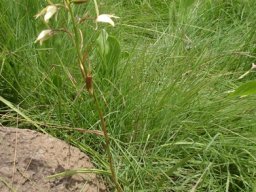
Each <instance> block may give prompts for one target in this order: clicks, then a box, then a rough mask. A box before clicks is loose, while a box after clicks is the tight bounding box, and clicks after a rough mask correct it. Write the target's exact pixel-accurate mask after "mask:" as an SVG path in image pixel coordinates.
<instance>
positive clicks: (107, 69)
mask: <svg viewBox="0 0 256 192" xmlns="http://www.w3.org/2000/svg"><path fill="white" fill-rule="evenodd" d="M96 42H97V45H98V52H99V55H100V57H101V59H102V65H100V67H99V71H100V73H101V74H102V75H104V76H106V75H111V76H112V75H115V74H116V67H117V64H118V61H119V58H120V55H121V48H120V44H119V42H118V40H117V39H116V38H115V37H113V36H110V35H108V33H107V32H106V31H105V30H102V32H101V33H100V35H99V37H98V38H97V40H96Z"/></svg>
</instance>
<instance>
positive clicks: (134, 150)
mask: <svg viewBox="0 0 256 192" xmlns="http://www.w3.org/2000/svg"><path fill="white" fill-rule="evenodd" d="M180 2H182V1H178V0H177V1H174V0H173V1H168V0H154V1H153V0H152V1H150V0H119V1H114V0H112V1H111V0H109V1H108V2H107V3H106V2H105V1H101V4H100V10H102V12H104V13H115V14H116V15H118V16H120V17H121V19H120V20H118V21H117V26H116V27H115V28H110V27H107V30H108V33H109V34H112V35H114V36H116V37H117V39H118V40H119V41H120V44H121V48H122V54H121V59H120V61H119V63H118V65H117V66H108V67H109V68H110V69H113V68H114V69H113V70H115V73H114V75H113V73H111V72H109V70H106V69H104V68H103V69H102V68H100V60H99V59H97V57H96V53H95V52H93V51H92V55H91V59H93V63H92V65H93V67H94V71H95V75H94V78H95V83H96V86H95V87H96V91H97V92H98V94H99V95H100V96H101V98H102V99H101V101H102V106H103V107H104V112H105V115H106V120H107V123H108V130H109V132H110V135H111V139H112V140H111V141H112V142H111V146H112V153H113V156H114V160H115V163H116V170H117V174H118V178H119V179H120V182H121V183H122V185H123V187H124V190H125V191H136V192H137V191H152V192H154V191H168V192H169V191H175V192H176V191H182V192H183V191H190V190H191V191H202V192H204V191H227V192H229V191H230V192H233V191H237V192H240V191H248V192H251V191H256V182H255V181H256V130H255V127H256V118H255V114H256V113H255V112H256V108H255V105H254V104H255V99H256V97H255V96H250V97H245V98H230V97H228V94H227V91H230V90H233V89H235V88H236V87H237V86H239V85H240V84H242V83H243V82H247V81H248V80H251V79H255V73H251V74H250V75H248V76H246V77H245V78H244V79H242V80H238V78H239V76H240V75H242V74H243V73H244V72H246V71H247V70H248V69H250V67H251V63H253V62H255V58H256V53H255V51H256V46H255V45H256V34H255V26H256V20H255V18H256V12H255V8H256V5H255V2H254V0H205V1H195V2H194V3H192V4H189V3H180ZM191 2H192V1H191ZM44 5H45V4H44V3H43V2H41V1H35V0H23V1H22V2H21V1H19V2H18V3H17V2H16V1H15V0H9V1H7V0H2V1H0V26H1V27H0V95H1V96H2V97H3V98H5V99H6V100H8V101H9V102H11V103H12V104H13V105H14V106H15V107H16V108H17V109H19V111H21V112H22V113H23V114H25V115H26V116H27V117H29V118H30V119H32V120H33V121H34V122H37V124H38V125H40V126H41V128H43V129H44V130H45V131H47V132H48V133H50V134H51V135H53V136H56V137H58V138H61V139H63V140H66V141H67V142H70V143H72V144H73V145H75V146H77V147H79V148H80V149H81V150H82V151H84V152H86V153H88V154H89V155H90V157H91V158H92V160H93V162H94V164H95V165H96V167H97V168H99V169H106V167H107V158H106V154H105V153H104V140H103V138H100V137H98V136H95V135H90V134H81V133H79V132H76V131H70V130H67V129H62V128H65V127H66V128H84V129H91V130H95V129H97V130H100V125H99V120H98V116H97V112H96V111H95V110H94V108H93V106H92V101H91V99H90V97H89V96H88V95H87V94H86V93H85V92H83V91H82V89H83V81H82V78H81V76H80V71H79V69H78V67H77V65H76V57H75V51H74V50H73V49H72V47H71V44H70V43H69V41H68V36H67V35H57V36H56V37H54V38H53V39H51V40H48V41H47V42H46V43H45V45H43V46H42V47H40V46H38V45H35V44H34V43H33V42H34V40H35V38H36V36H37V34H38V32H39V31H40V30H42V29H43V27H44V26H43V25H42V24H41V22H40V21H35V20H34V18H33V15H35V14H36V13H37V11H38V10H40V9H41V8H42V7H43V6H44ZM86 9H87V10H88V11H89V12H91V13H93V11H94V10H93V3H90V4H89V5H88V6H87V7H86ZM82 10H83V9H82V8H79V10H78V12H82ZM60 18H61V17H60ZM59 23H61V21H60V22H59ZM60 25H61V24H60ZM84 30H86V31H87V34H86V39H85V42H88V43H93V40H94V39H95V37H96V35H98V34H97V33H95V32H94V24H93V23H91V25H90V26H89V27H87V26H85V27H84ZM110 71H112V70H110ZM71 77H72V78H71ZM71 80H72V81H71ZM103 100H105V101H106V103H107V104H104V102H103ZM16 112H17V110H16V111H15V110H14V108H9V107H8V106H6V104H4V103H0V113H1V116H2V117H1V119H0V123H1V124H3V125H7V126H18V127H21V128H23V127H24V128H25V127H30V128H31V129H34V128H35V127H34V125H33V123H31V121H28V120H27V119H26V118H24V116H20V115H21V114H17V113H16ZM17 119H18V120H17ZM106 179H109V178H107V177H106Z"/></svg>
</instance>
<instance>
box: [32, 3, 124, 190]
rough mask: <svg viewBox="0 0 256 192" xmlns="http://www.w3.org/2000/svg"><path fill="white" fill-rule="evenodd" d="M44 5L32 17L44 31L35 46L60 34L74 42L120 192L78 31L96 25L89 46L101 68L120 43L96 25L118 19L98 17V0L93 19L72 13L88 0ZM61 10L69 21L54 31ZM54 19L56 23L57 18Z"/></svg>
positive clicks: (86, 54) (104, 16)
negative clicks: (94, 34) (97, 58)
mask: <svg viewBox="0 0 256 192" xmlns="http://www.w3.org/2000/svg"><path fill="white" fill-rule="evenodd" d="M47 3H48V5H47V6H46V7H45V8H43V9H42V10H41V11H40V12H39V13H38V14H36V15H35V18H36V19H38V18H41V17H43V21H44V23H45V25H46V28H45V29H43V30H42V31H41V32H40V33H39V35H38V37H37V38H36V40H35V43H39V44H40V45H42V44H43V43H44V42H45V41H46V40H48V39H50V38H53V37H54V36H57V34H61V33H66V34H68V35H69V37H70V40H71V41H72V43H73V44H72V45H73V47H74V49H75V51H76V57H77V66H78V67H79V69H80V71H81V75H82V78H83V81H84V84H85V87H86V91H87V93H88V95H90V97H91V98H92V99H93V101H94V109H95V110H97V112H98V116H99V120H100V122H101V128H102V132H103V135H104V139H105V146H106V154H107V157H108V162H109V170H110V173H111V179H112V181H113V183H114V185H115V188H116V189H117V191H119V192H120V191H123V190H122V188H121V186H120V184H119V182H118V179H117V176H116V171H115V166H114V161H113V157H112V153H111V146H110V137H109V133H108V129H107V124H106V121H105V119H104V114H103V110H102V107H101V105H100V104H99V101H98V97H97V95H96V94H97V93H96V91H95V90H94V86H93V85H94V82H93V70H92V66H91V63H92V61H90V57H89V56H88V54H89V53H88V50H87V48H86V46H85V44H86V42H84V36H83V34H84V33H83V32H82V30H81V25H86V24H87V22H91V20H93V21H94V23H95V31H97V32H98V33H99V36H98V38H97V40H96V41H95V45H92V46H95V47H97V49H98V52H99V54H100V57H101V61H102V63H103V64H104V65H106V64H108V63H110V62H116V61H113V53H115V54H117V55H115V56H114V57H115V58H118V54H119V53H120V50H119V49H120V47H119V43H118V41H117V40H116V39H115V38H114V37H111V36H109V35H108V33H107V31H106V30H105V29H100V27H99V26H98V25H99V24H98V23H105V24H109V25H111V26H113V27H114V26H115V23H114V20H113V19H117V18H118V17H117V16H115V15H112V14H101V13H100V11H99V7H98V3H97V0H93V6H94V8H95V13H96V16H90V15H88V14H87V13H85V14H84V15H82V16H77V15H76V13H75V10H76V6H83V5H87V4H89V3H91V2H90V1H89V0H63V1H61V2H58V3H53V2H52V1H51V0H47ZM60 11H62V12H65V15H66V17H67V18H66V19H67V20H68V18H70V22H66V25H68V26H66V27H64V28H63V27H62V28H53V27H51V22H50V20H51V19H52V18H54V17H57V15H58V12H60ZM55 20H56V21H58V19H55ZM70 28H71V30H70ZM100 30H101V31H100ZM85 34H86V33H85ZM96 44H97V45H96ZM111 44H115V46H112V45H111ZM110 52H111V55H110Z"/></svg>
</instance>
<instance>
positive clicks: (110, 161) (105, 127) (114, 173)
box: [91, 92, 123, 192]
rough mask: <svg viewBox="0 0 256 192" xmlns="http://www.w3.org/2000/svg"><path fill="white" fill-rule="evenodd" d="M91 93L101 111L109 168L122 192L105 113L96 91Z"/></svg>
mask: <svg viewBox="0 0 256 192" xmlns="http://www.w3.org/2000/svg"><path fill="white" fill-rule="evenodd" d="M91 95H92V97H93V99H94V101H95V106H96V108H97V111H98V113H99V118H100V122H101V128H102V131H103V134H104V138H105V144H106V152H107V155H108V161H109V168H110V171H111V176H112V181H113V182H114V184H115V186H116V189H117V191H118V192H122V191H123V190H122V188H121V186H120V185H119V183H118V181H117V178H116V172H115V168H114V161H113V157H112V153H111V148H110V139H109V135H108V130H107V125H106V121H105V120H104V115H103V112H102V110H101V108H100V105H99V102H98V99H97V97H96V95H95V93H94V92H93V93H92V94H91Z"/></svg>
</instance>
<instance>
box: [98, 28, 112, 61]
mask: <svg viewBox="0 0 256 192" xmlns="http://www.w3.org/2000/svg"><path fill="white" fill-rule="evenodd" d="M107 40H108V33H107V32H106V30H102V31H101V33H100V35H99V37H98V39H97V40H96V42H97V44H98V50H99V53H100V55H101V57H106V55H107V54H108V52H109V44H108V41H107Z"/></svg>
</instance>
